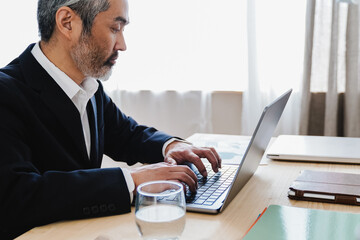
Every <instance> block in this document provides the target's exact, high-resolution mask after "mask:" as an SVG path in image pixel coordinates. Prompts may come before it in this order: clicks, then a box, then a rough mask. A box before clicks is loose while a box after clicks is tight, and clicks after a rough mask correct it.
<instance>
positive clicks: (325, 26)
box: [300, 0, 360, 137]
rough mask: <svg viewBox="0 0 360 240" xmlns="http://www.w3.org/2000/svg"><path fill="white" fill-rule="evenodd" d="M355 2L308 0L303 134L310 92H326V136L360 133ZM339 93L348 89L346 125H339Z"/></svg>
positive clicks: (306, 128)
mask: <svg viewBox="0 0 360 240" xmlns="http://www.w3.org/2000/svg"><path fill="white" fill-rule="evenodd" d="M353 2H356V1H338V0H336V1H335V0H332V1H329V0H308V9H307V32H306V37H307V38H306V48H305V64H304V73H305V74H304V79H303V95H302V100H303V102H302V105H301V116H302V119H301V127H300V133H302V134H306V133H307V131H308V124H309V109H310V100H311V92H315V91H323V92H326V102H325V118H324V135H327V136H337V135H339V132H343V133H344V135H345V136H352V137H359V136H360V124H359V123H360V85H359V77H360V74H359V71H360V70H359V69H360V66H359V61H358V59H359V52H360V51H359V32H360V31H359V18H358V13H359V6H358V5H355V4H354V3H353ZM340 92H345V99H344V102H345V104H344V106H343V107H344V116H343V118H344V125H343V126H339V111H340V110H341V109H339V93H340ZM340 107H342V106H340ZM339 128H341V131H340V130H339Z"/></svg>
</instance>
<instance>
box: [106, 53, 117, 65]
mask: <svg viewBox="0 0 360 240" xmlns="http://www.w3.org/2000/svg"><path fill="white" fill-rule="evenodd" d="M118 56H119V53H118V52H114V53H113V54H111V55H110V57H109V58H108V59H107V60H106V62H105V65H109V66H112V65H113V64H111V62H110V61H111V60H113V59H117V58H118Z"/></svg>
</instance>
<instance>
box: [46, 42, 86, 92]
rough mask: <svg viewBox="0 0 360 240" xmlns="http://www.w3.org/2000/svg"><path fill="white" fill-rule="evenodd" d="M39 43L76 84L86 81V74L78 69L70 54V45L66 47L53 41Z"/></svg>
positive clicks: (53, 61) (51, 59) (54, 62)
mask: <svg viewBox="0 0 360 240" xmlns="http://www.w3.org/2000/svg"><path fill="white" fill-rule="evenodd" d="M39 45H40V49H41V51H42V52H43V53H44V55H45V56H46V57H47V58H48V59H49V60H50V61H51V62H52V63H53V64H54V65H55V66H56V67H58V68H59V69H60V70H61V71H63V72H64V73H65V74H66V75H68V76H69V77H70V78H71V79H72V80H73V81H74V82H75V83H76V84H78V85H80V84H81V83H82V82H83V81H84V79H85V76H84V75H83V74H82V73H81V72H80V71H79V70H78V69H77V67H76V65H75V63H74V61H73V59H72V57H71V55H70V48H69V47H64V46H62V45H61V44H56V43H53V42H51V41H49V42H44V41H40V44H39Z"/></svg>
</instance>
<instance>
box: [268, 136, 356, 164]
mask: <svg viewBox="0 0 360 240" xmlns="http://www.w3.org/2000/svg"><path fill="white" fill-rule="evenodd" d="M266 156H267V157H268V158H270V159H274V160H286V161H311V162H330V163H357V164H360V138H351V137H327V136H326V137H325V136H299V135H280V136H279V137H277V139H276V140H275V141H274V143H273V144H272V145H271V146H270V147H269V149H268V151H267V155H266Z"/></svg>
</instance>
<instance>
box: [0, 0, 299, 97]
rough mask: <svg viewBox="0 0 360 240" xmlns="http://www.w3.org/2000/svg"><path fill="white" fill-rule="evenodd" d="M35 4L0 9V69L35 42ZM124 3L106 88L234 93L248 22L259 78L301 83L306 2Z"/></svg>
mask: <svg viewBox="0 0 360 240" xmlns="http://www.w3.org/2000/svg"><path fill="white" fill-rule="evenodd" d="M249 1H250V2H256V3H255V5H253V6H255V8H256V11H255V16H249V15H248V13H249V9H248V5H247V3H248V2H249ZM20 5H21V7H20ZM36 5H37V1H35V0H33V1H28V0H18V1H4V2H3V3H1V4H0V6H1V8H0V9H1V14H0V23H1V27H2V28H1V29H2V32H3V33H6V35H5V36H4V35H2V38H1V40H0V41H1V44H0V52H1V54H0V66H4V65H5V64H7V63H8V62H10V61H11V60H12V59H14V58H15V57H17V56H18V55H19V54H20V53H21V52H22V51H23V50H24V49H25V48H26V47H27V46H28V44H29V43H31V42H36V41H38V39H39V38H38V33H37V22H36ZM129 5H130V9H129V14H130V25H128V26H127V27H126V29H125V38H126V42H127V48H128V49H127V51H126V52H124V53H121V54H120V57H119V60H118V63H117V66H115V68H114V71H113V75H112V77H111V79H110V80H109V81H108V82H107V83H106V84H105V86H106V88H107V89H116V88H119V89H124V90H140V89H145V90H177V91H185V90H235V91H242V90H244V89H246V85H247V81H248V49H249V48H248V36H247V32H248V30H249V29H248V22H247V21H248V19H249V18H252V17H253V18H254V19H255V23H256V30H255V31H256V35H257V37H256V43H253V42H250V43H249V44H253V45H254V44H255V45H256V49H257V53H256V54H257V57H256V60H257V61H258V64H257V65H258V69H257V71H258V73H259V77H260V78H264V79H268V80H269V81H275V80H277V81H279V84H281V83H282V82H283V81H293V80H296V81H298V80H299V79H301V71H302V63H303V41H304V38H305V37H304V31H303V29H304V26H305V22H304V21H305V20H304V18H305V17H304V16H305V5H306V1H295V2H292V3H291V4H289V3H288V1H286V0H276V1H267V0H222V1H215V0H131V1H129ZM284 9H287V11H285V10H284ZM9 46H10V47H9ZM294 46H295V47H294ZM289 49H291V52H290V51H289ZM265 82H266V81H265Z"/></svg>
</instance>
